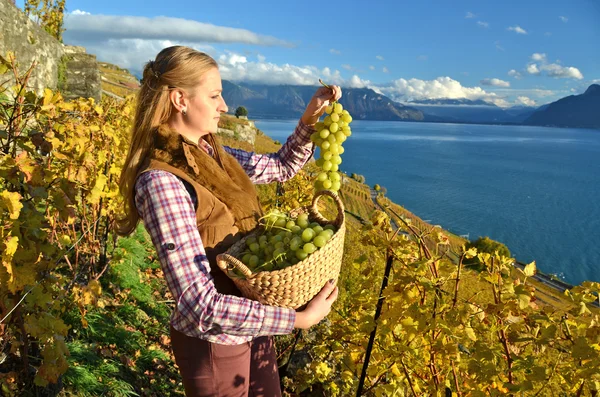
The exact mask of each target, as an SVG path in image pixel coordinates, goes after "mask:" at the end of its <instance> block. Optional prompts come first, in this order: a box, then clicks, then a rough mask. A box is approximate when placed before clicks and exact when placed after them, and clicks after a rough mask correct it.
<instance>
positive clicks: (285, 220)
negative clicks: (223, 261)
mask: <svg viewBox="0 0 600 397" xmlns="http://www.w3.org/2000/svg"><path fill="white" fill-rule="evenodd" d="M335 232H336V227H335V226H334V225H325V226H321V225H320V224H319V223H317V222H310V221H309V218H308V214H306V213H302V214H300V215H298V216H297V217H295V218H294V217H292V216H290V215H289V214H286V213H284V212H281V211H279V210H277V209H274V210H273V211H271V212H270V213H269V214H267V215H265V216H264V217H263V218H262V219H261V231H260V233H258V234H257V235H256V236H251V237H249V238H248V239H247V240H246V250H245V251H243V252H241V254H240V255H239V256H238V259H240V260H241V261H242V263H244V264H245V265H246V266H248V268H249V269H250V270H251V271H252V272H253V273H257V272H260V271H271V270H280V269H283V268H286V267H288V266H291V265H295V264H296V263H298V262H300V261H302V260H304V259H306V258H307V257H308V256H309V255H310V254H312V253H313V252H315V251H317V250H318V249H319V248H321V247H324V246H325V244H327V242H328V241H329V240H330V239H331V238H332V237H333V235H334V234H335Z"/></svg>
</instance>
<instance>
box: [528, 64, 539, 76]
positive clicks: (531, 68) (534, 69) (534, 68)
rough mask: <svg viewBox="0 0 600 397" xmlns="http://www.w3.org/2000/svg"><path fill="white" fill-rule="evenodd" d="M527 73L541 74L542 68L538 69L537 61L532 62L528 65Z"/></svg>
mask: <svg viewBox="0 0 600 397" xmlns="http://www.w3.org/2000/svg"><path fill="white" fill-rule="evenodd" d="M527 73H529V74H540V69H538V67H537V65H536V64H535V63H530V64H529V65H527Z"/></svg>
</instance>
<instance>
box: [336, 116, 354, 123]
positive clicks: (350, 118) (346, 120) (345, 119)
mask: <svg viewBox="0 0 600 397" xmlns="http://www.w3.org/2000/svg"><path fill="white" fill-rule="evenodd" d="M332 120H333V119H332ZM342 120H344V122H345V123H348V124H350V123H351V122H352V116H350V115H349V114H344V115H342Z"/></svg>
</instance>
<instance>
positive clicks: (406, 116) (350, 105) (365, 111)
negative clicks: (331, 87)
mask: <svg viewBox="0 0 600 397" xmlns="http://www.w3.org/2000/svg"><path fill="white" fill-rule="evenodd" d="M316 89H317V87H316V86H300V85H266V84H249V83H233V82H231V81H227V80H223V98H224V99H225V102H226V103H227V105H228V106H229V108H230V109H231V111H234V110H235V109H236V108H237V107H238V106H244V107H245V108H246V109H248V113H249V114H250V116H251V117H258V118H261V117H264V118H295V117H300V116H301V115H302V113H303V112H304V109H305V108H306V104H307V103H308V102H309V101H310V99H311V98H312V96H313V94H314V92H315V91H316ZM340 103H341V104H342V105H343V106H344V109H347V110H348V112H350V114H351V115H352V117H353V118H354V119H356V120H404V121H423V120H424V118H425V117H424V116H423V113H422V112H421V111H419V110H417V109H414V108H412V107H409V106H405V105H402V104H400V103H397V102H394V101H392V100H391V99H390V98H388V97H386V96H385V95H381V94H378V93H377V92H375V91H373V90H372V89H369V88H344V95H343V96H342V98H341V100H340Z"/></svg>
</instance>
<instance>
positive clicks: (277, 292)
mask: <svg viewBox="0 0 600 397" xmlns="http://www.w3.org/2000/svg"><path fill="white" fill-rule="evenodd" d="M324 195H327V196H330V197H331V198H333V200H334V201H335V204H336V206H337V211H338V214H337V218H336V219H335V220H334V221H333V222H331V221H329V220H327V219H326V218H325V217H323V215H321V213H320V212H319V210H318V208H317V203H318V201H319V198H320V197H322V196H324ZM302 213H307V214H308V219H309V221H310V222H317V223H319V224H320V225H321V226H325V225H328V224H332V225H334V226H335V227H336V232H335V233H334V235H333V236H332V237H331V239H329V240H328V241H327V244H325V246H323V247H321V248H320V249H318V250H317V251H315V252H314V253H312V254H310V255H309V256H308V257H307V258H306V259H304V260H302V261H300V262H298V263H296V264H295V265H292V266H288V267H286V268H285V269H281V270H273V271H262V272H258V273H252V271H251V270H250V269H248V267H247V266H246V265H244V264H243V263H242V262H241V261H240V260H238V259H237V258H236V256H238V257H239V256H240V254H241V253H242V252H243V251H245V250H246V240H247V239H248V238H249V237H251V236H258V234H259V233H260V230H256V231H253V232H251V233H250V234H248V235H247V236H245V237H244V238H243V239H241V240H240V241H238V242H236V243H235V244H234V245H232V246H231V247H230V248H229V250H227V252H226V253H223V254H220V255H217V265H218V266H219V268H220V269H221V270H222V271H224V272H225V274H227V276H229V278H231V279H232V280H233V282H234V283H235V285H236V286H237V287H238V288H239V290H240V291H241V292H242V294H243V295H244V296H245V297H246V298H249V299H252V300H256V301H259V302H260V303H263V304H266V305H271V306H280V307H288V308H292V309H297V308H299V307H301V306H303V305H304V304H306V303H307V302H309V301H310V300H311V299H312V298H313V297H314V296H315V295H316V294H317V293H318V292H319V291H320V290H321V289H322V288H323V286H324V285H325V283H326V282H327V281H329V280H331V279H333V280H335V281H337V279H338V276H339V274H340V267H341V264H342V256H343V253H344V237H345V234H346V223H345V220H346V218H345V215H344V204H343V203H342V201H341V200H340V198H339V196H338V195H337V194H335V193H333V192H331V191H329V190H322V191H320V192H318V193H317V194H315V196H314V197H313V201H312V205H310V206H306V207H300V208H297V209H295V210H293V211H291V212H290V215H291V216H292V217H297V216H298V215H300V214H302ZM234 269H238V270H239V271H240V272H241V273H242V274H243V275H244V278H241V277H239V276H237V275H236V274H234V272H233V271H234Z"/></svg>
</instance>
